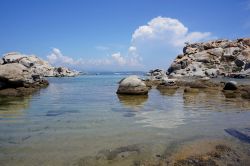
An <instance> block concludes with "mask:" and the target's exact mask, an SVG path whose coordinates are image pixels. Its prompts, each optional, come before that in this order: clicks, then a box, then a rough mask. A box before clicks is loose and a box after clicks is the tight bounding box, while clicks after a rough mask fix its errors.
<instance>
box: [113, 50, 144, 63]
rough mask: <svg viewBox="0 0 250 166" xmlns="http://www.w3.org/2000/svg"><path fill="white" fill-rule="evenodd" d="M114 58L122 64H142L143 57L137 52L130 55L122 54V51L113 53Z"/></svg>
mask: <svg viewBox="0 0 250 166" xmlns="http://www.w3.org/2000/svg"><path fill="white" fill-rule="evenodd" d="M111 57H112V58H113V60H114V61H115V62H116V63H117V64H119V65H120V66H125V65H126V66H133V67H139V66H141V63H140V62H141V58H140V57H139V56H138V55H137V54H131V55H128V56H122V55H121V53H120V52H118V53H114V54H112V55H111Z"/></svg>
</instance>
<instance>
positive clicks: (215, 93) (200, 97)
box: [183, 89, 250, 111]
mask: <svg viewBox="0 0 250 166" xmlns="http://www.w3.org/2000/svg"><path fill="white" fill-rule="evenodd" d="M183 100H184V106H185V107H186V108H189V109H192V110H206V111H237V110H238V111H239V110H240V111H247V110H250V102H249V100H245V99H242V98H240V97H239V98H226V97H225V95H224V94H223V92H221V91H220V90H214V89H209V90H200V91H199V93H184V94H183Z"/></svg>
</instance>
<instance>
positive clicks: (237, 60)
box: [234, 59, 245, 67]
mask: <svg viewBox="0 0 250 166" xmlns="http://www.w3.org/2000/svg"><path fill="white" fill-rule="evenodd" d="M234 63H235V64H236V66H238V67H242V66H244V64H245V63H244V61H242V60H239V59H236V60H235V61H234Z"/></svg>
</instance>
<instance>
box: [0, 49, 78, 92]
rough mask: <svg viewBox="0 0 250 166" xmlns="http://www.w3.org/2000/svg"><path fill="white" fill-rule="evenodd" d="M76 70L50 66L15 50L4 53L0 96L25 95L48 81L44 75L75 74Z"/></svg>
mask: <svg viewBox="0 0 250 166" xmlns="http://www.w3.org/2000/svg"><path fill="white" fill-rule="evenodd" d="M76 75H78V72H75V71H71V70H69V69H67V68H64V67H58V68H55V67H52V66H51V65H50V64H49V63H48V62H46V61H43V60H41V59H39V58H38V57H36V56H34V55H33V56H25V55H22V54H20V53H17V52H12V53H8V54H5V55H4V56H3V58H2V59H1V60H0V96H16V97H19V96H26V95H30V94H32V93H34V92H36V91H37V90H39V89H40V88H44V87H47V86H48V85H49V82H48V81H47V80H45V79H44V77H63V76H76Z"/></svg>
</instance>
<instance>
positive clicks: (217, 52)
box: [207, 47, 224, 57]
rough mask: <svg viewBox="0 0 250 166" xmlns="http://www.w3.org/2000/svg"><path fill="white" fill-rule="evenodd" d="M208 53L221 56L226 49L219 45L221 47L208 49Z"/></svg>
mask: <svg viewBox="0 0 250 166" xmlns="http://www.w3.org/2000/svg"><path fill="white" fill-rule="evenodd" d="M207 53H209V54H211V55H214V56H217V57H221V56H222V55H223V53H224V50H223V48H221V47H219V48H214V49H210V50H207Z"/></svg>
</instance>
